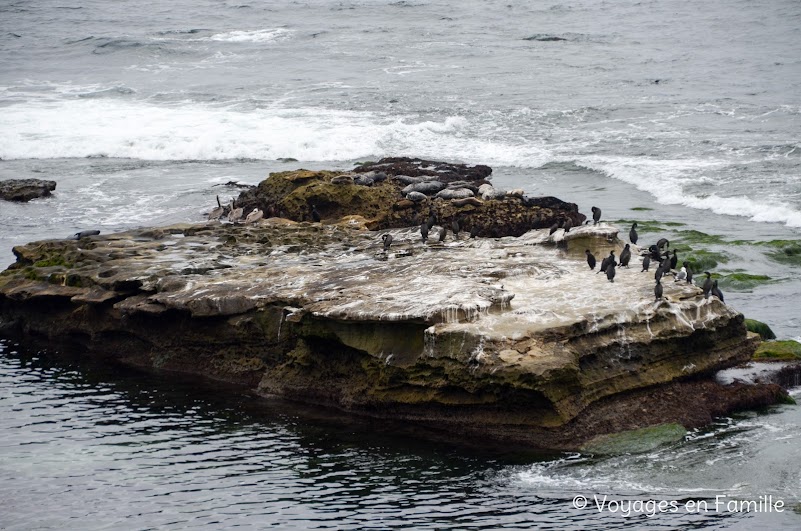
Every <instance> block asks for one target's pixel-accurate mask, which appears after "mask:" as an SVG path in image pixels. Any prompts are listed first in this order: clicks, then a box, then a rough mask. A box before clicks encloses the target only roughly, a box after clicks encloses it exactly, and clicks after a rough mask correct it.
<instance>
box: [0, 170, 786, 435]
mask: <svg viewBox="0 0 801 531" xmlns="http://www.w3.org/2000/svg"><path fill="white" fill-rule="evenodd" d="M387 171H389V170H387ZM404 171H409V169H408V168H404ZM329 175H330V174H327V173H325V172H305V173H300V172H293V173H292V175H290V176H283V177H282V178H281V179H280V180H279V182H280V183H284V184H285V185H286V187H287V188H286V191H287V196H290V195H291V194H292V190H295V189H296V188H295V184H299V183H300V184H299V185H300V186H304V185H303V184H302V183H305V185H306V186H310V185H316V186H325V180H326V177H327V176H329ZM315 183H316V184H315ZM331 186H336V187H337V188H339V189H345V188H351V187H352V188H354V191H353V192H352V193H353V195H352V196H351V197H352V198H357V197H361V196H359V195H358V193H359V192H357V191H356V189H357V188H358V190H366V191H368V192H370V191H374V190H375V189H377V188H381V187H382V185H381V184H376V185H374V186H372V187H364V186H358V187H357V186H356V185H347V184H346V185H331ZM390 189H391V190H392V193H393V194H394V193H395V192H396V191H397V189H396V188H388V190H390ZM320 193H322V192H320ZM382 193H383V192H382ZM311 194H312V192H311V191H307V194H306V195H305V196H304V197H308V196H309V195H311ZM392 197H393V198H394V196H392ZM303 201H305V199H304V200H301V201H300V203H299V204H300V205H303V204H304V203H303ZM556 201H558V200H556ZM515 203H516V204H520V201H519V200H516V201H515ZM282 204H283V205H291V204H293V203H292V202H291V201H286V202H284V203H282ZM318 204H322V203H318ZM553 204H557V203H555V202H554V203H553ZM408 210H411V209H408ZM441 215H442V214H441ZM354 221H355V223H351V222H354ZM362 221H363V219H362V218H359V217H358V216H352V217H349V218H346V221H342V222H341V223H339V224H336V225H334V224H320V223H291V222H287V221H286V220H277V219H276V220H263V221H261V222H259V223H258V224H256V225H255V226H237V225H230V224H229V225H220V224H217V223H208V224H195V225H177V226H171V227H161V228H157V229H147V230H137V231H131V232H126V233H120V234H110V235H99V236H94V237H92V238H86V239H81V240H50V241H42V242H33V243H30V244H27V245H23V246H18V247H15V248H14V254H15V255H16V257H17V261H16V263H15V264H13V265H12V266H11V267H10V268H9V269H8V270H6V271H5V272H3V273H2V274H0V332H2V333H3V334H7V335H14V336H17V337H25V338H28V339H41V340H47V341H54V342H58V343H59V344H65V345H70V344H72V345H77V346H79V347H80V348H81V349H86V350H88V351H91V352H94V353H96V354H99V355H103V356H107V357H110V358H113V359H116V360H118V361H120V362H123V363H127V364H132V365H136V366H144V367H153V368H158V369H169V370H178V371H184V372H191V373H197V374H202V375H204V376H206V377H210V378H216V379H220V380H225V381H230V382H236V383H239V384H242V385H245V386H248V387H250V388H252V389H254V390H255V391H256V392H258V393H259V394H261V395H264V396H280V397H283V398H288V399H292V400H298V401H302V402H306V403H312V404H324V405H328V406H335V407H339V408H342V409H344V410H347V411H351V412H357V413H361V414H365V415H371V416H376V417H386V418H393V419H396V420H408V421H414V422H416V423H420V424H423V425H427V426H430V427H432V428H434V429H439V430H445V431H450V432H453V433H458V434H459V435H461V436H464V435H471V434H475V435H482V436H488V437H491V438H492V439H495V440H500V441H505V442H508V443H514V444H521V445H526V446H529V447H538V448H559V449H576V448H578V447H580V446H581V445H582V444H583V443H585V442H587V441H589V440H590V439H593V438H595V437H597V436H599V435H603V434H607V433H613V432H616V431H621V430H629V429H636V428H643V427H646V426H652V425H658V424H664V423H669V422H675V423H679V424H681V425H683V426H685V427H694V426H697V425H701V424H703V423H705V422H709V420H711V418H712V416H713V415H719V414H725V413H726V412H728V411H730V410H731V409H732V408H737V407H748V406H751V405H755V404H760V405H761V404H766V403H773V402H775V401H776V400H778V399H779V397H781V396H786V395H782V393H783V392H782V391H781V389H779V388H778V387H776V386H749V387H747V388H742V389H738V390H736V391H734V390H732V389H733V388H732V389H730V388H728V387H726V386H723V385H721V384H717V383H715V382H713V381H711V380H705V379H704V377H705V376H706V375H709V374H711V373H714V372H715V371H717V370H719V369H721V368H725V367H730V366H734V365H737V364H739V363H742V362H744V361H746V360H748V359H750V357H751V356H752V354H753V352H754V349H755V348H756V345H757V342H758V339H757V336H756V335H753V334H752V335H748V334H747V332H746V330H745V325H744V323H743V316H742V315H740V314H738V313H737V312H735V311H733V310H732V309H730V308H729V307H727V306H726V305H724V304H723V303H721V302H720V301H719V300H717V299H714V298H712V299H704V298H703V295H702V294H701V291H700V290H699V289H698V288H696V287H695V286H691V285H685V284H675V283H669V284H668V285H666V286H665V300H663V301H659V302H654V301H653V285H652V283H653V281H652V280H651V279H650V277H649V276H648V275H639V274H638V273H637V272H636V270H631V271H628V270H621V271H620V272H619V274H618V276H617V277H616V279H615V283H614V284H610V283H608V282H607V281H606V278H601V277H602V275H598V276H596V275H595V272H593V271H589V270H588V269H587V267H586V264H585V263H584V258H583V257H584V254H583V252H584V249H585V248H587V246H588V245H591V246H592V248H593V249H601V248H603V246H618V247H619V243H620V242H617V240H616V238H615V236H616V229H613V228H611V227H609V226H607V225H597V226H580V227H575V228H574V229H573V230H571V232H570V233H569V236H570V238H569V239H568V238H566V239H564V240H563V241H562V245H563V247H562V248H561V249H555V248H554V247H553V245H552V244H549V242H551V241H552V237H551V236H550V235H549V234H548V231H547V229H543V230H534V231H530V232H526V233H524V234H522V236H521V237H518V238H513V237H506V238H499V239H492V240H490V239H485V238H475V239H467V237H466V235H464V236H460V238H459V239H453V238H452V235H450V234H449V236H448V238H447V239H446V241H445V242H444V243H440V242H431V243H429V244H423V243H421V242H420V234H419V230H418V228H417V227H414V228H404V229H394V230H390V231H388V232H389V234H391V235H392V236H393V240H392V246H391V248H389V249H388V250H384V249H383V247H382V245H381V240H380V238H379V237H378V235H377V234H375V233H373V232H368V231H364V230H361V229H359V228H354V229H351V228H349V227H351V226H354V227H359V226H360V225H361V224H362ZM432 240H433V238H432ZM687 379H692V380H693V381H692V382H684V381H685V380H687ZM690 398H691V399H690ZM671 401H672V402H671ZM666 403H672V404H674V406H672V407H670V408H665V407H664V405H665V404H666Z"/></svg>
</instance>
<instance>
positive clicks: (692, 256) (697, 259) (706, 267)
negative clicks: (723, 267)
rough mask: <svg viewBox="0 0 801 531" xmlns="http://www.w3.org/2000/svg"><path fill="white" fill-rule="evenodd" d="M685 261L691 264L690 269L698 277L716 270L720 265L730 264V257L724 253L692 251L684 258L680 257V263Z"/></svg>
mask: <svg viewBox="0 0 801 531" xmlns="http://www.w3.org/2000/svg"><path fill="white" fill-rule="evenodd" d="M684 260H686V261H687V262H689V264H690V267H691V268H692V270H693V271H694V272H695V273H696V275H697V274H699V273H703V272H704V271H710V270H712V269H715V268H716V267H717V266H718V264H721V263H726V262H728V261H729V256H728V255H727V254H726V253H723V252H714V251H704V250H698V251H691V252H690V253H688V254H687V255H686V256H685V257H684V258H682V257H679V261H684Z"/></svg>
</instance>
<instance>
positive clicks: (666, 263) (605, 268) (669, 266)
mask: <svg viewBox="0 0 801 531" xmlns="http://www.w3.org/2000/svg"><path fill="white" fill-rule="evenodd" d="M592 211H593V220H594V221H595V222H596V223H597V222H598V219H595V218H596V216H595V214H596V207H592ZM597 215H598V218H599V219H600V210H597ZM638 239H639V235H638V234H637V222H636V221H635V222H634V223H633V224H632V226H631V230H629V241H630V242H631V243H627V244H626V245H625V247H623V251H622V252H621V253H620V262H619V263H618V262H617V261H616V260H615V251H610V252H609V256H607V257H606V258H604V259H603V260H602V261H601V267H600V270H599V271H598V273H606V278H607V279H608V280H609V282H614V281H615V274H616V268H617V266H618V265H619V266H621V267H626V268H628V266H629V261H630V260H631V245H637V240H638ZM584 254H585V255H586V256H587V265H589V267H590V269H591V270H594V269H595V265H596V263H597V260H596V259H595V256H593V254H592V252H590V250H589V249H586V250H585V251H584ZM642 257H643V259H642V270H641V271H640V272H641V273H642V272H647V271H648V270H649V269H650V266H651V261H655V262H656V263H658V264H659V266H658V267H657V268H656V271H655V272H654V280H655V281H656V284H655V285H654V299H655V300H657V301H660V300H662V296H663V292H664V291H663V287H662V277H663V276H664V275H666V274H672V275H673V277H674V282H681V281H685V282H687V284H693V270H692V268H691V267H690V263H689V262H688V261H686V260H685V261H684V262H682V267H681V269H680V270H678V271H676V267H677V266H678V263H679V257H678V251H677V250H676V249H675V248H674V249H673V254H671V251H670V241H669V240H668V239H667V238H660V239H659V240H658V241H657V242H656V244H654V245H651V246H649V247H648V250H647V252H644V253H642ZM704 275H706V280H705V281H704V285H703V288H702V289H703V292H704V298H705V299H708V298H709V296H710V295H714V296H715V297H717V298H718V299H720V302H723V292H721V291H720V288H719V287H718V281H717V280H712V274H711V273H710V272H709V271H705V272H704Z"/></svg>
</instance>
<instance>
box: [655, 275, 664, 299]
mask: <svg viewBox="0 0 801 531" xmlns="http://www.w3.org/2000/svg"><path fill="white" fill-rule="evenodd" d="M654 297H655V298H656V300H661V299H662V284H661V283H660V282H659V279H656V285H655V286H654Z"/></svg>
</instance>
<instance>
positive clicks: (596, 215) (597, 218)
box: [590, 207, 601, 225]
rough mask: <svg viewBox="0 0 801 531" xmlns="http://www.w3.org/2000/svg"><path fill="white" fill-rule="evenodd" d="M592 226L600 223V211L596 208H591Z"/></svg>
mask: <svg viewBox="0 0 801 531" xmlns="http://www.w3.org/2000/svg"><path fill="white" fill-rule="evenodd" d="M590 210H592V224H593V225H597V224H598V222H599V221H601V209H600V208H598V207H592V208H591V209H590Z"/></svg>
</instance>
